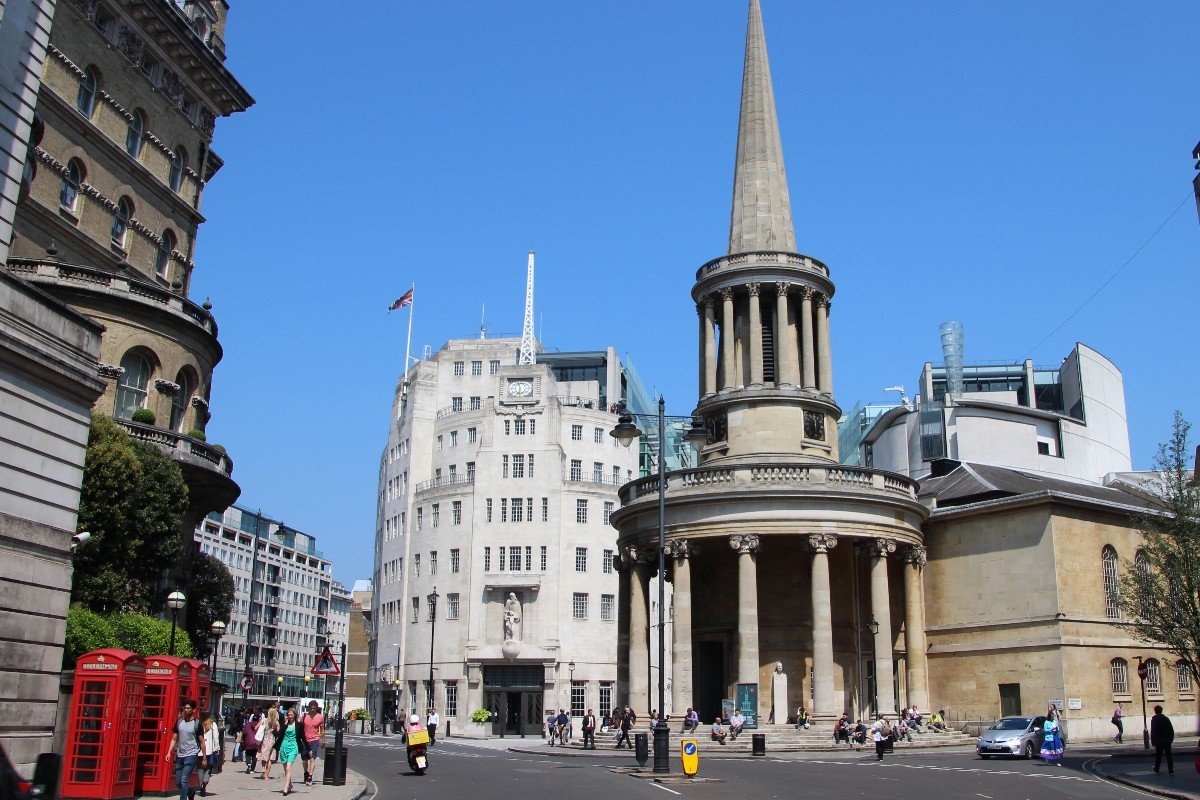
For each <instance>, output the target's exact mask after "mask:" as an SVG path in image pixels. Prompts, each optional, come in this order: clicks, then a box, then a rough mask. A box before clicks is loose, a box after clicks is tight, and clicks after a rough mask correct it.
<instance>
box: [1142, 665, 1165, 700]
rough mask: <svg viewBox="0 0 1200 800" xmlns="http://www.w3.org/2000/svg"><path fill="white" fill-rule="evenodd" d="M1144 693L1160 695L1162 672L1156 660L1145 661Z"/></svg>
mask: <svg viewBox="0 0 1200 800" xmlns="http://www.w3.org/2000/svg"><path fill="white" fill-rule="evenodd" d="M1146 691H1147V692H1149V693H1150V694H1162V670H1161V669H1160V668H1159V664H1158V659H1157V658H1147V659H1146Z"/></svg>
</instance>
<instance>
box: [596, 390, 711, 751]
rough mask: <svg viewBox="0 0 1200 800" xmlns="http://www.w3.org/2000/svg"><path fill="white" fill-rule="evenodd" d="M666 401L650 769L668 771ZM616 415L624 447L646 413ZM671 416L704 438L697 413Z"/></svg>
mask: <svg viewBox="0 0 1200 800" xmlns="http://www.w3.org/2000/svg"><path fill="white" fill-rule="evenodd" d="M666 408H667V403H666V400H665V399H663V396H662V395H659V396H658V711H659V714H658V722H657V723H656V724H655V726H654V771H655V772H670V771H671V761H670V754H669V752H668V750H669V748H670V736H671V732H670V727H669V726H668V725H667V715H666V708H667V678H666V670H664V669H663V665H664V664H665V663H666V658H667V637H666V631H667V626H666V607H665V600H666V586H665V584H666V578H667V554H666V550H667V541H666V539H667V468H666V463H667V458H666V456H667V454H666V451H665V448H664V445H665V442H666V435H667V413H666ZM619 412H620V416H618V417H617V425H616V427H615V428H613V429H612V431H611V435H612V436H613V438H615V439H616V440H617V441H618V442H620V443H621V444H622V445H624V446H625V447H629V445H631V444H633V440H634V439H636V438H637V437H638V436H640V435H641V431H640V430H638V427H637V426H636V425H634V424H633V420H634V417H647V418H648V417H650V416H651V415H649V414H634V413H632V412H631V411H629V409H628V408H627V407H626V406H625V404H624V403H621V404H620V407H619ZM672 419H673V420H679V419H687V420H688V421H689V422H691V425H692V427H691V429H690V430H689V431H688V432H687V436H686V438H687V440H688V441H689V442H692V443H693V445H697V446H698V443H700V442H703V441H705V440H707V439H708V431H707V430H705V428H704V423H703V422H702V421H701V420H700V418H699V417H694V416H693V417H673V418H672Z"/></svg>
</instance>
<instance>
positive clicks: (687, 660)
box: [667, 539, 694, 717]
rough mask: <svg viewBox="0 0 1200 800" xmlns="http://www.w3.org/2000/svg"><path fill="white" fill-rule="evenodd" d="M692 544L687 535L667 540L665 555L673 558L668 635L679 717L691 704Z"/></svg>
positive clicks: (673, 701)
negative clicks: (672, 611)
mask: <svg viewBox="0 0 1200 800" xmlns="http://www.w3.org/2000/svg"><path fill="white" fill-rule="evenodd" d="M691 554H692V548H691V545H690V544H689V542H688V540H687V539H675V540H674V541H670V542H667V555H668V556H669V557H671V558H673V559H675V563H674V575H673V578H672V581H671V586H672V592H673V594H672V597H673V598H674V604H675V617H674V624H673V627H672V639H671V654H672V659H673V660H672V662H671V711H672V715H673V716H675V717H679V716H680V715H681V714H684V713H686V712H687V709H688V708H689V707H690V706H692V705H693V702H694V701H693V698H692V566H691V559H690V556H691Z"/></svg>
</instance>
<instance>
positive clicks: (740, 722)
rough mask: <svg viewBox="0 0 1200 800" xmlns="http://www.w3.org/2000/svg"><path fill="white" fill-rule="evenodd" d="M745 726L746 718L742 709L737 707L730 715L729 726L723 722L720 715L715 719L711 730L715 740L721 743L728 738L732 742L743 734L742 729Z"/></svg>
mask: <svg viewBox="0 0 1200 800" xmlns="http://www.w3.org/2000/svg"><path fill="white" fill-rule="evenodd" d="M745 727H746V718H745V717H744V716H742V712H741V711H739V710H738V709H736V708H735V709H734V710H733V713H732V714H730V715H729V727H728V728H726V727H725V726H724V725H723V724H722V722H721V718H720V717H717V718H716V719H715V720H713V724H712V732H711V735H712V740H713V741H714V742H720V743H721V744H725V740H726V739H728V740H729V741H731V742H736V741H737V737H738V736H740V735H741V733H742V729H743V728H745Z"/></svg>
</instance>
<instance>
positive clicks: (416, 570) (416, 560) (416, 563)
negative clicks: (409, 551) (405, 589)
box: [413, 553, 421, 578]
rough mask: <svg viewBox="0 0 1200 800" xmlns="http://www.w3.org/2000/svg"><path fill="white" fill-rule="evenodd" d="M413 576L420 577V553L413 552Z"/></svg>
mask: <svg viewBox="0 0 1200 800" xmlns="http://www.w3.org/2000/svg"><path fill="white" fill-rule="evenodd" d="M413 577H415V578H419V577H421V554H420V553H414V554H413Z"/></svg>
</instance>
